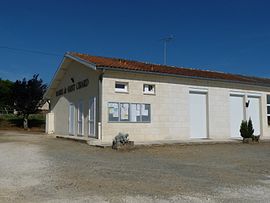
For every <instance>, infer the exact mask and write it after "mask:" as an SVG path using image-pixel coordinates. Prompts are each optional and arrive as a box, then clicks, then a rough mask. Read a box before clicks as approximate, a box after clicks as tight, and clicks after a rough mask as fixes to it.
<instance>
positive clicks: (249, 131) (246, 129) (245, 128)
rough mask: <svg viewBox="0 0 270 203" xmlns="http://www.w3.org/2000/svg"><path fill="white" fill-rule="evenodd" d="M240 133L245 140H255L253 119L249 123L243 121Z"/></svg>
mask: <svg viewBox="0 0 270 203" xmlns="http://www.w3.org/2000/svg"><path fill="white" fill-rule="evenodd" d="M240 133H241V136H242V137H243V138H253V133H254V129H253V124H252V120H251V118H249V120H248V121H245V120H243V121H242V123H241V126H240Z"/></svg>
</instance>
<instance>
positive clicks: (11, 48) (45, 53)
mask: <svg viewBox="0 0 270 203" xmlns="http://www.w3.org/2000/svg"><path fill="white" fill-rule="evenodd" d="M0 49H8V50H14V51H20V52H25V53H33V54H40V55H47V56H63V55H61V54H57V53H50V52H45V51H38V50H31V49H21V48H15V47H8V46H0Z"/></svg>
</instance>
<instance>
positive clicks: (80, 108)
mask: <svg viewBox="0 0 270 203" xmlns="http://www.w3.org/2000/svg"><path fill="white" fill-rule="evenodd" d="M77 122H78V134H77V135H78V136H83V130H84V125H83V124H84V115H83V102H82V101H80V102H79V104H78V120H77Z"/></svg>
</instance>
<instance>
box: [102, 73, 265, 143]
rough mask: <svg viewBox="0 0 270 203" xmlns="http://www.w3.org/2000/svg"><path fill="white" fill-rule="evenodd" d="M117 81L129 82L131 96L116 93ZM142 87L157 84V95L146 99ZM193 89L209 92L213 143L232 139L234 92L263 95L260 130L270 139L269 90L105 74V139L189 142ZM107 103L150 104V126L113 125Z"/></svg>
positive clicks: (103, 126)
mask: <svg viewBox="0 0 270 203" xmlns="http://www.w3.org/2000/svg"><path fill="white" fill-rule="evenodd" d="M115 81H123V82H128V83H129V92H128V93H116V92H115V89H114V87H115ZM143 84H155V86H156V95H144V94H143ZM190 88H204V89H207V91H208V93H207V94H208V136H209V138H211V139H227V138H230V106H229V105H230V103H229V95H230V92H231V91H239V92H241V93H259V94H261V115H262V116H261V123H262V124H261V125H262V128H261V130H262V134H263V136H264V137H269V138H270V128H269V127H268V124H267V119H266V92H270V88H261V87H256V86H250V85H243V84H237V83H227V82H216V81H211V80H198V79H190V78H188V79H187V78H177V77H165V76H154V75H150V74H132V73H128V72H116V71H115V72H113V71H106V72H105V75H104V79H103V86H102V92H103V94H102V104H103V105H102V139H103V140H104V141H111V140H112V139H113V138H114V136H115V135H117V134H118V133H119V132H126V133H129V135H130V139H131V140H134V141H151V140H181V139H182V140H184V139H189V137H190V129H189V90H190ZM108 102H130V103H149V104H151V122H150V123H110V122H108V106H107V104H108Z"/></svg>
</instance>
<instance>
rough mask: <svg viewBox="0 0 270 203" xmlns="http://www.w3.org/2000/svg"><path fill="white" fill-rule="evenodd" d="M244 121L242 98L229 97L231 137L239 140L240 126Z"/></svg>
mask: <svg viewBox="0 0 270 203" xmlns="http://www.w3.org/2000/svg"><path fill="white" fill-rule="evenodd" d="M242 120H244V96H235V95H231V96H230V126H231V129H230V130H231V137H233V138H240V137H241V135H240V125H241V122H242Z"/></svg>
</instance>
